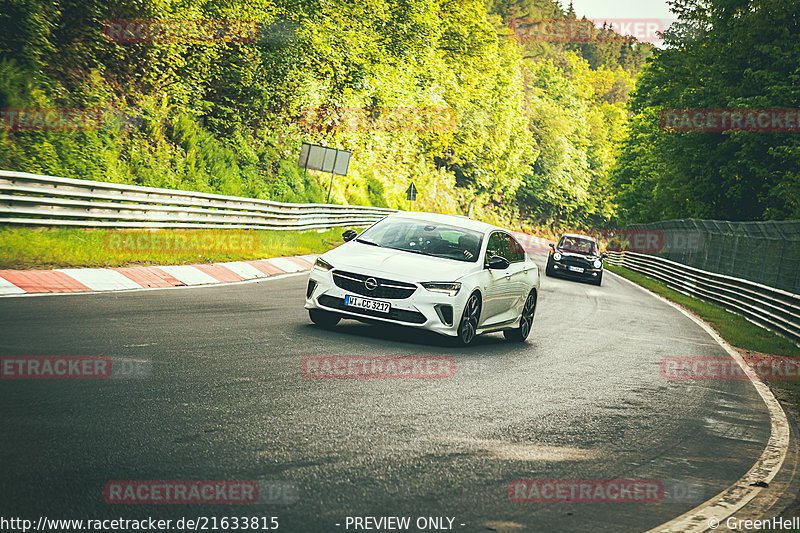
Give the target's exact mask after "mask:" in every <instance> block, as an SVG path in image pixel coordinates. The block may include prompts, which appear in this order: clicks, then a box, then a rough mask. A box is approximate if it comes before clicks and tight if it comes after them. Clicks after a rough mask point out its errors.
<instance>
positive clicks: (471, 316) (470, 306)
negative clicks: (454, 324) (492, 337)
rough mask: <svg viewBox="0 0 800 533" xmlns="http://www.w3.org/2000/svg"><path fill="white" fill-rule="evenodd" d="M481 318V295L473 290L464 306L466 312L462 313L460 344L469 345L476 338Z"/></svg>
mask: <svg viewBox="0 0 800 533" xmlns="http://www.w3.org/2000/svg"><path fill="white" fill-rule="evenodd" d="M480 318H481V295H480V294H479V293H477V292H473V293H472V294H471V295H470V297H469V299H468V300H467V305H465V306H464V313H463V314H462V315H461V322H460V323H459V326H458V337H456V340H457V343H458V345H459V346H467V345H469V344H470V343H471V342H472V341H473V340H474V339H475V336H476V335H475V332H476V331H477V330H478V322H479V321H480Z"/></svg>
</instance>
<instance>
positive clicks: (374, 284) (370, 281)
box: [364, 278, 378, 291]
mask: <svg viewBox="0 0 800 533" xmlns="http://www.w3.org/2000/svg"><path fill="white" fill-rule="evenodd" d="M364 287H366V288H367V290H368V291H374V290H375V289H377V288H378V280H377V279H375V278H367V279H366V281H364Z"/></svg>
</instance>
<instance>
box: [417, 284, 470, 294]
mask: <svg viewBox="0 0 800 533" xmlns="http://www.w3.org/2000/svg"><path fill="white" fill-rule="evenodd" d="M420 285H422V286H423V287H425V288H426V289H428V290H429V291H431V292H442V293H445V294H447V295H448V296H455V295H456V294H458V291H460V290H461V283H459V282H455V283H439V282H427V283H420Z"/></svg>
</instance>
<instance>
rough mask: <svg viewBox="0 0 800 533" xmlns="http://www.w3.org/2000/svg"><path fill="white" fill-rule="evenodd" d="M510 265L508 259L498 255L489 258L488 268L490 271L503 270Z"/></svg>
mask: <svg viewBox="0 0 800 533" xmlns="http://www.w3.org/2000/svg"><path fill="white" fill-rule="evenodd" d="M510 264H511V263H509V262H508V259H506V258H505V257H500V256H499V255H493V256H492V257H490V258H489V268H490V269H491V270H505V269H507V268H508V267H509V265H510Z"/></svg>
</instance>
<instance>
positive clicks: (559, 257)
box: [553, 252, 561, 261]
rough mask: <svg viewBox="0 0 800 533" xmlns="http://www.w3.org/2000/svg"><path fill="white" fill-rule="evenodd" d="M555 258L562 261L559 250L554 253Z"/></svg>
mask: <svg viewBox="0 0 800 533" xmlns="http://www.w3.org/2000/svg"><path fill="white" fill-rule="evenodd" d="M553 259H555V260H556V261H561V254H560V253H558V252H556V253H554V254H553Z"/></svg>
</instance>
